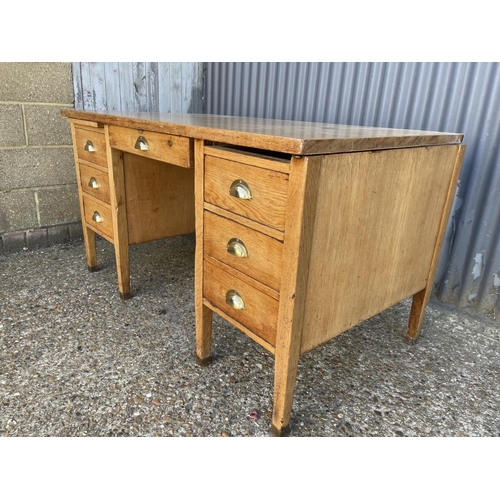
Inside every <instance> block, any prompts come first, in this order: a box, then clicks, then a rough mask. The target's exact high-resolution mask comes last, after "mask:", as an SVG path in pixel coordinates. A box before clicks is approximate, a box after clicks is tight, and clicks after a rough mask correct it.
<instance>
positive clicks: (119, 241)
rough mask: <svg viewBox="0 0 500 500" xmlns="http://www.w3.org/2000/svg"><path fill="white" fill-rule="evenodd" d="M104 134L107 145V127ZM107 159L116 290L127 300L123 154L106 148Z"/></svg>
mask: <svg viewBox="0 0 500 500" xmlns="http://www.w3.org/2000/svg"><path fill="white" fill-rule="evenodd" d="M104 132H105V134H106V143H107V144H109V128H108V126H107V125H106V126H105V127H104ZM107 157H108V169H109V190H110V197H111V211H112V214H113V244H114V246H115V256H116V271H117V274H118V288H119V290H120V297H121V298H122V299H123V300H127V299H130V266H129V238H128V222H127V205H126V193H125V168H124V164H123V153H122V152H121V151H118V150H116V149H112V148H110V147H108V149H107Z"/></svg>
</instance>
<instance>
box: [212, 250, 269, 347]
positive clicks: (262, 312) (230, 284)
mask: <svg viewBox="0 0 500 500" xmlns="http://www.w3.org/2000/svg"><path fill="white" fill-rule="evenodd" d="M229 290H235V291H237V292H238V293H239V294H241V296H242V297H243V299H244V302H245V309H242V310H237V309H234V308H232V307H231V306H230V305H228V304H227V303H226V294H227V292H228V291H229ZM203 297H204V298H206V300H207V301H208V302H209V303H211V304H213V305H214V306H215V307H217V308H218V309H220V310H221V311H224V312H225V313H226V314H227V315H228V316H230V317H232V318H234V319H235V320H236V321H237V322H238V323H241V324H242V325H244V326H246V327H247V328H248V329H249V330H250V331H251V332H253V333H254V334H255V335H258V336H259V337H261V338H263V339H264V340H265V341H266V342H268V343H269V344H271V345H272V346H274V345H275V343H276V324H277V320H278V300H276V299H273V298H271V297H269V295H267V294H265V293H263V292H261V291H260V290H258V289H257V288H255V287H253V286H251V285H249V284H248V283H247V282H245V281H243V280H241V279H239V278H238V277H236V276H235V275H234V274H233V273H229V272H226V271H223V270H222V269H221V268H220V267H219V266H215V265H214V264H213V263H212V262H210V261H209V260H207V259H205V262H204V263H203Z"/></svg>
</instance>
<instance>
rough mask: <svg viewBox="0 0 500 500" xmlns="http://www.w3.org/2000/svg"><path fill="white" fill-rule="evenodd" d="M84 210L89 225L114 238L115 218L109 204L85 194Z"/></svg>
mask: <svg viewBox="0 0 500 500" xmlns="http://www.w3.org/2000/svg"><path fill="white" fill-rule="evenodd" d="M83 210H84V212H85V222H86V223H87V225H89V226H91V227H92V228H94V229H95V230H96V232H98V233H99V234H101V235H102V236H107V237H108V238H110V239H113V220H112V218H111V207H110V206H109V205H107V204H105V203H102V202H101V201H99V200H96V199H94V198H92V197H90V196H87V195H86V194H84V195H83Z"/></svg>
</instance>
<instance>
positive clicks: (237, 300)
mask: <svg viewBox="0 0 500 500" xmlns="http://www.w3.org/2000/svg"><path fill="white" fill-rule="evenodd" d="M226 304H228V305H230V306H231V307H232V308H233V309H237V310H242V309H246V308H247V306H246V304H245V301H244V300H243V297H242V296H241V295H240V294H239V293H238V292H237V291H236V290H228V291H227V292H226Z"/></svg>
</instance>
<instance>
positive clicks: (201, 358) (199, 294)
mask: <svg viewBox="0 0 500 500" xmlns="http://www.w3.org/2000/svg"><path fill="white" fill-rule="evenodd" d="M204 146H205V145H204V142H203V140H201V139H196V140H195V141H194V155H195V156H194V168H195V179H194V203H195V222H196V254H195V264H194V267H195V269H194V272H195V275H194V279H195V283H194V295H195V297H194V302H195V322H196V362H197V363H198V364H199V365H201V366H206V365H209V364H210V361H211V357H210V352H211V350H212V316H213V313H212V310H211V309H209V308H208V307H207V306H205V305H204V304H203V210H204V209H203V193H204V187H203V183H204V174H203V171H204V168H205V164H204Z"/></svg>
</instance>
